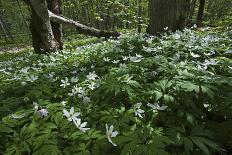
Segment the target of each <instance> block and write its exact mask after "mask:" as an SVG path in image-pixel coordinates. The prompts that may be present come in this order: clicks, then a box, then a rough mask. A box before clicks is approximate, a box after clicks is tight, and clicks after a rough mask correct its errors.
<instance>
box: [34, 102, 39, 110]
mask: <svg viewBox="0 0 232 155" xmlns="http://www.w3.org/2000/svg"><path fill="white" fill-rule="evenodd" d="M33 106H34V107H33V109H35V111H37V110H38V109H39V106H38V104H37V103H36V102H33Z"/></svg>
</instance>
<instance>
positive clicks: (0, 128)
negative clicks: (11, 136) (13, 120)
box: [0, 124, 14, 133]
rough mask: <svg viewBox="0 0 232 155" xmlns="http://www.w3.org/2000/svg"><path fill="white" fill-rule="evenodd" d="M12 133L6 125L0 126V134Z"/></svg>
mask: <svg viewBox="0 0 232 155" xmlns="http://www.w3.org/2000/svg"><path fill="white" fill-rule="evenodd" d="M13 131H14V130H12V129H11V128H9V127H7V126H6V125H4V124H0V132H2V133H11V132H13Z"/></svg>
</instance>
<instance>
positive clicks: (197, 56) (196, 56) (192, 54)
mask: <svg viewBox="0 0 232 155" xmlns="http://www.w3.org/2000/svg"><path fill="white" fill-rule="evenodd" d="M190 54H191V56H192V57H194V58H199V57H200V55H198V54H195V53H193V52H190Z"/></svg>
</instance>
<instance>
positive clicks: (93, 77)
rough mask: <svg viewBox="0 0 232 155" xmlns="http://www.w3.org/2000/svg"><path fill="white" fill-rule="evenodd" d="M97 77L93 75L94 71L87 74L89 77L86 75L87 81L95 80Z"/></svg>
mask: <svg viewBox="0 0 232 155" xmlns="http://www.w3.org/2000/svg"><path fill="white" fill-rule="evenodd" d="M97 77H98V76H97V74H96V73H95V71H93V72H92V73H89V75H87V79H89V80H96V78H97Z"/></svg>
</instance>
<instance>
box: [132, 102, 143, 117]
mask: <svg viewBox="0 0 232 155" xmlns="http://www.w3.org/2000/svg"><path fill="white" fill-rule="evenodd" d="M141 106H142V103H137V104H135V105H134V112H135V116H139V117H140V118H143V116H142V115H141V114H143V113H144V110H142V109H140V107H141Z"/></svg>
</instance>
